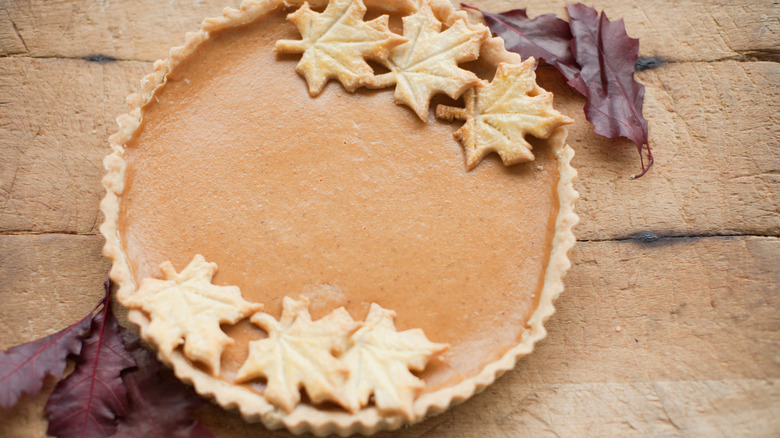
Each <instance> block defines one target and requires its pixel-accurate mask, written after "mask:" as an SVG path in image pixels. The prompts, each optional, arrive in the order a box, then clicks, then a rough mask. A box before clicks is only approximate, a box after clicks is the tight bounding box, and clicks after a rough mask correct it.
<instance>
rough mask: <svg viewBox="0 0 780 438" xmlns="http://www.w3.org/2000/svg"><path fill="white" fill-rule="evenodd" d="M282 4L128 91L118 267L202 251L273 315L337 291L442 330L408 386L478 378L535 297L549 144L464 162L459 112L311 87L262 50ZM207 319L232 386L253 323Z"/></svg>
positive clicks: (269, 47)
mask: <svg viewBox="0 0 780 438" xmlns="http://www.w3.org/2000/svg"><path fill="white" fill-rule="evenodd" d="M288 12H289V11H279V12H277V13H274V14H271V15H269V16H268V17H265V18H262V19H261V21H260V22H258V23H254V24H251V25H247V26H241V27H234V28H229V29H226V30H222V31H219V32H212V33H211V35H210V38H209V39H208V40H206V41H205V42H203V43H202V44H200V46H199V47H198V49H197V50H196V51H195V52H194V53H192V54H191V55H190V56H188V57H187V58H186V59H185V60H184V61H183V62H181V63H180V64H179V65H177V66H176V67H175V68H174V69H173V70H172V71H171V72H170V73H169V74H168V75H167V83H165V84H164V85H163V86H161V87H160V88H158V89H157V90H156V92H155V93H154V97H153V98H152V99H151V100H150V101H149V102H148V103H147V104H146V105H145V106H143V108H142V115H143V119H142V123H141V126H140V127H139V128H138V129H137V130H136V132H135V134H134V135H133V136H132V138H131V139H130V140H129V141H128V142H127V143H126V145H125V151H124V157H123V158H124V161H125V163H126V169H125V170H124V188H123V190H122V192H121V194H120V196H119V213H118V219H117V221H118V225H117V233H118V238H119V241H120V242H121V248H122V250H123V252H124V255H125V258H126V261H127V264H128V267H129V270H130V274H131V276H132V279H133V281H134V282H135V284H140V283H141V281H142V280H143V279H145V278H161V277H162V272H161V271H160V264H161V263H162V262H165V261H168V260H170V261H171V262H172V264H173V266H174V267H175V269H176V270H177V271H181V270H182V269H183V268H184V267H185V266H186V265H187V264H188V263H189V262H190V260H192V258H193V256H195V255H196V254H202V255H203V256H204V257H205V260H207V261H209V262H214V263H216V264H217V265H218V267H219V269H218V271H217V273H216V276H215V277H214V278H213V283H214V284H215V285H221V286H228V285H230V286H238V287H239V288H240V291H241V294H242V295H243V298H244V299H245V300H247V301H249V302H255V303H263V304H264V306H265V308H264V312H266V313H268V314H270V315H271V316H273V317H274V318H276V319H279V318H280V316H281V314H282V300H283V298H284V297H293V298H298V297H300V296H304V297H307V298H308V299H309V301H310V303H311V304H310V311H311V315H312V319H314V320H316V319H319V318H321V317H323V316H325V315H326V314H328V313H330V312H331V311H333V310H334V309H336V308H339V307H342V306H343V307H344V308H346V310H347V311H348V312H349V314H350V315H351V316H352V318H354V319H355V320H356V321H363V320H364V319H365V318H366V315H367V313H368V310H369V306H370V305H371V303H377V304H379V305H380V306H382V307H384V308H385V309H392V310H393V311H395V313H396V315H397V316H396V318H395V325H396V328H397V329H398V331H402V330H407V329H412V328H419V329H422V330H423V332H424V333H425V336H427V338H428V339H430V340H431V341H432V342H436V343H446V344H449V349H447V350H446V351H445V352H443V353H441V354H439V355H437V356H435V357H434V358H433V359H432V360H431V361H430V362H429V363H428V364H427V367H426V368H425V370H424V371H422V372H418V373H416V374H417V375H418V376H419V377H421V378H422V379H424V381H425V388H424V390H423V392H424V393H430V392H434V391H437V390H440V389H442V388H446V387H449V386H452V385H455V384H457V383H458V382H461V381H463V380H464V379H468V378H470V377H473V376H475V375H477V374H478V373H479V372H480V371H481V370H482V369H483V368H484V367H485V366H486V365H487V364H490V363H491V362H494V361H496V360H498V359H499V358H501V357H502V356H503V355H504V354H505V353H506V352H507V351H508V350H509V349H511V348H513V347H514V346H516V345H518V343H519V342H520V341H521V337H522V336H523V333H524V332H525V331H526V330H527V328H528V320H529V318H530V317H531V315H532V313H533V312H534V311H535V309H536V307H537V305H538V300H539V296H540V294H541V292H542V288H543V286H544V280H545V275H546V273H547V270H548V263H549V262H550V254H551V252H552V249H553V240H554V238H555V232H556V218H557V217H558V213H559V204H560V203H559V195H558V182H559V178H560V176H559V163H558V156H559V153H560V147H558V150H554V149H556V147H553V146H552V145H551V144H550V142H545V141H542V140H532V144H533V146H534V149H533V153H534V155H535V161H532V162H528V163H522V164H517V165H514V166H509V167H507V166H504V165H503V164H502V163H501V160H500V159H498V156H497V155H495V154H492V155H490V156H489V157H487V158H486V159H485V160H484V161H483V162H482V163H481V164H480V165H479V166H477V167H476V168H475V169H473V170H471V171H467V170H466V166H465V165H464V153H463V148H462V147H461V145H460V144H459V143H458V141H457V140H455V139H453V133H454V132H455V131H456V130H457V129H458V128H459V126H460V124H461V123H459V122H455V123H447V122H442V121H439V120H436V119H435V118H434V117H430V118H429V120H428V121H427V123H426V122H423V121H421V120H420V119H419V118H418V117H417V116H416V115H415V113H414V112H413V111H412V110H410V109H409V108H408V107H406V106H401V105H396V104H394V103H393V101H392V95H393V92H392V89H380V90H368V89H365V88H360V89H358V90H357V91H356V92H354V93H350V92H347V91H345V90H344V88H343V87H342V86H341V85H340V84H339V83H338V82H335V81H331V82H329V83H328V85H327V86H326V87H325V89H324V90H323V91H322V92H321V93H320V94H319V95H318V96H316V97H312V96H310V94H309V92H308V89H307V86H306V81H305V80H304V78H302V77H301V76H300V75H298V74H296V72H295V66H296V63H297V62H298V60H299V59H300V56H296V55H287V54H278V53H275V52H274V50H273V48H274V44H275V42H276V41H278V40H280V39H288V40H294V39H298V38H300V35H299V34H298V32H297V30H296V28H295V26H294V25H293V24H291V23H289V22H287V21H286V20H285V16H286V13H288ZM395 21H398V20H395V19H394V20H393V22H395ZM448 102H449V103H450V104H451V105H460V106H462V102H454V101H449V100H448ZM432 107H434V105H432ZM222 329H223V330H224V332H225V333H227V334H228V335H229V336H230V337H232V339H233V340H234V341H235V343H234V344H233V345H230V346H228V347H227V348H226V349H225V350H224V353H223V354H222V357H221V367H220V373H219V375H218V376H216V377H217V378H218V379H221V380H224V381H226V382H229V383H232V382H233V381H234V380H235V376H236V373H237V371H238V369H239V368H240V367H241V365H242V364H243V363H244V361H246V359H247V356H248V344H249V342H250V341H254V340H257V339H261V338H264V337H266V333H265V332H264V331H263V330H261V329H260V328H259V327H257V326H256V325H254V324H252V323H250V322H249V321H248V319H243V320H241V321H240V322H238V323H236V324H223V326H222ZM194 365H195V366H197V367H198V368H200V369H202V370H205V371H207V372H208V368H207V367H204V366H203V364H198V363H195V364H194ZM264 384H265V382H264V381H263V380H262V379H257V380H256V381H249V382H245V383H242V384H241V385H242V386H243V387H245V388H248V389H251V390H252V391H255V392H256V393H259V394H262V392H263V388H264Z"/></svg>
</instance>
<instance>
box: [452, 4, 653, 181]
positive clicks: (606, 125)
mask: <svg viewBox="0 0 780 438" xmlns="http://www.w3.org/2000/svg"><path fill="white" fill-rule="evenodd" d="M463 6H464V7H467V8H471V9H476V8H474V7H471V6H467V5H463ZM567 10H568V11H569V16H570V21H569V23H566V22H565V21H563V20H561V19H559V18H557V17H555V16H554V15H552V14H547V15H540V16H539V17H536V18H534V19H533V20H532V19H529V18H528V15H526V13H525V10H524V9H518V10H513V11H508V12H503V13H500V14H493V13H489V12H484V11H480V12H482V15H483V16H484V18H485V22H486V23H487V25H488V27H490V30H491V31H492V32H493V33H494V34H496V35H498V36H501V37H502V38H503V39H504V40H505V41H506V47H507V49H509V50H512V51H514V52H517V53H519V54H520V55H522V56H523V57H531V56H533V57H535V58H539V59H544V61H545V62H546V63H548V64H550V65H552V66H554V67H555V68H556V69H558V71H560V72H561V74H563V76H564V77H565V78H566V80H567V83H568V84H569V86H570V87H572V88H574V89H575V90H577V91H579V92H580V93H581V94H582V95H584V96H585V97H586V98H587V99H588V100H587V103H586V104H585V116H586V117H587V119H588V120H589V121H590V122H591V123H592V124H593V126H594V130H595V132H596V133H597V134H600V135H603V136H605V137H608V138H617V137H626V138H628V139H630V140H631V141H633V142H634V143H635V144H636V146H637V150H638V151H639V159H640V162H641V165H642V172H641V173H640V174H639V175H636V176H635V177H640V176H642V175H644V174H645V173H646V172H647V170H648V169H649V168H650V166H652V165H653V154H652V151H651V150H650V145H649V143H648V140H647V137H648V134H647V120H645V118H644V117H643V116H642V102H643V100H644V93H645V87H644V86H643V85H641V84H639V83H638V82H636V81H635V80H634V70H635V66H636V60H637V55H638V52H639V42H638V40H636V39H633V38H630V37H629V36H628V35H627V34H626V29H625V25H624V24H623V20H617V21H613V22H611V21H609V20H608V19H607V16H606V15H604V14H603V13H602V14H601V16H600V17H599V14H598V12H596V10H595V9H593V8H591V7H588V6H585V5H583V4H581V3H580V4H576V5H567ZM643 148H646V149H647V155H648V158H649V161H648V163H647V166H645V163H644V157H643V155H642V149H643Z"/></svg>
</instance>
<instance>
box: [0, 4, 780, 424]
mask: <svg viewBox="0 0 780 438" xmlns="http://www.w3.org/2000/svg"><path fill="white" fill-rule="evenodd" d="M234 1H235V0H234ZM224 3H225V0H203V1H201V0H188V1H175V0H171V1H166V0H133V1H130V0H125V1H119V0H116V1H108V0H96V1H76V0H59V1H56V2H55V1H44V0H0V281H2V283H0V300H2V307H0V348H3V349H4V348H8V347H10V346H12V345H14V344H18V343H23V342H27V341H30V340H33V339H36V338H39V337H42V336H44V335H47V334H51V333H53V332H55V331H57V330H59V329H61V328H63V327H65V326H66V325H69V324H71V323H72V322H74V321H76V320H77V319H79V318H80V317H81V316H82V315H84V314H86V313H87V312H88V311H89V310H90V309H91V308H92V307H93V306H94V304H95V303H96V302H97V301H98V299H99V298H100V296H101V294H102V290H101V283H102V282H103V280H104V279H105V277H106V273H107V268H108V263H107V262H106V260H105V259H103V258H102V257H101V252H100V250H101V246H102V244H103V238H102V237H101V236H100V235H99V234H98V226H99V224H100V222H101V221H102V216H101V215H100V213H99V212H98V202H99V200H100V199H101V197H102V196H103V188H102V187H101V184H100V179H101V177H102V175H103V172H104V171H103V167H102V165H101V160H102V158H103V156H104V155H105V154H106V153H107V152H108V142H107V138H108V136H109V135H110V134H111V133H112V132H113V131H114V130H115V129H116V124H115V122H114V121H113V120H114V117H115V116H116V115H118V114H120V113H122V112H124V110H125V105H124V97H125V96H126V95H127V94H129V93H130V92H132V91H133V90H135V89H136V87H137V86H138V80H139V78H140V77H142V76H143V75H144V74H145V73H147V72H149V71H151V68H152V61H154V60H155V59H158V58H161V57H165V56H166V54H167V50H168V48H169V47H171V46H174V45H178V44H180V43H181V42H182V41H183V34H184V32H185V31H188V30H193V29H195V28H196V27H197V24H198V23H199V21H200V19H201V18H202V17H205V16H212V15H217V14H218V13H219V12H220V11H221V8H222V7H223V6H224ZM473 3H474V4H476V5H478V6H481V7H484V8H486V9H489V10H492V11H503V10H507V9H512V8H517V7H525V6H527V7H528V9H529V14H530V15H532V16H535V15H538V14H541V13H547V12H554V13H557V14H559V15H564V9H563V4H564V2H562V1H559V0H553V1H549V2H544V3H545V4H543V5H539V4H538V3H539V2H530V1H529V2H522V1H516V2H515V1H499V0H496V1H487V0H485V1H474V2H473ZM590 4H591V5H592V6H594V7H596V8H598V9H603V10H605V11H606V12H607V14H608V16H609V17H610V18H611V19H617V18H619V17H623V18H625V21H626V25H627V28H628V32H629V34H630V35H631V36H633V37H638V38H639V39H640V41H641V49H640V54H641V56H642V57H644V58H653V59H652V61H653V62H650V63H649V64H650V67H651V68H650V69H647V70H645V71H642V72H640V73H638V74H637V78H638V80H639V81H641V82H642V83H644V84H645V85H646V86H647V94H646V100H645V106H644V113H645V116H646V117H647V119H648V120H649V122H650V138H651V144H652V147H653V149H654V152H655V156H656V166H655V167H654V168H653V169H652V170H651V171H650V173H649V174H648V175H647V176H645V177H644V178H642V179H640V180H636V181H634V180H631V179H629V178H628V176H629V175H630V174H632V173H634V172H636V171H637V170H638V161H637V156H636V150H635V148H634V146H633V145H632V144H630V143H629V142H628V141H624V140H607V139H604V138H602V137H599V136H597V135H595V134H593V131H592V127H591V126H590V125H589V124H588V123H586V122H585V119H584V116H583V114H582V106H583V104H584V100H583V98H581V97H580V96H579V95H576V94H575V93H573V92H571V91H569V90H568V89H567V88H566V87H565V86H564V85H563V82H562V81H561V80H560V79H559V78H557V77H556V76H555V73H554V72H553V71H552V70H551V69H549V68H545V67H542V68H540V72H539V74H540V77H541V81H542V82H543V85H545V86H546V87H548V88H550V89H552V90H553V91H554V92H555V93H556V103H557V105H558V107H559V108H560V109H561V110H563V111H564V112H566V113H568V114H569V115H571V116H573V117H574V118H575V119H577V124H576V125H575V126H574V128H573V129H572V130H571V135H570V144H571V145H572V146H573V147H574V149H575V150H576V152H577V156H576V157H575V160H574V165H575V166H576V167H577V168H578V169H579V173H580V177H579V179H578V180H577V181H576V188H577V190H578V191H579V192H580V194H581V201H580V202H579V204H578V206H577V212H578V213H579V215H580V217H581V223H580V225H579V226H578V227H577V229H576V233H577V236H578V238H579V243H578V245H577V246H576V248H575V249H574V251H573V253H572V260H573V263H574V266H573V268H572V269H571V271H570V273H569V275H568V276H567V278H566V291H565V293H564V295H563V296H562V297H561V298H560V300H559V301H558V302H557V307H558V313H557V314H556V315H555V316H554V317H553V318H552V319H551V320H550V321H549V323H548V324H547V327H548V328H549V337H548V338H547V339H546V340H545V341H544V342H542V343H541V344H540V345H538V348H537V349H536V352H535V353H534V354H533V355H531V356H529V357H527V358H525V359H523V360H522V361H521V362H520V363H519V364H518V366H517V368H516V369H515V370H514V371H512V372H510V373H508V374H507V375H505V376H504V377H503V378H501V379H500V380H499V381H498V382H497V383H496V384H495V385H493V386H492V387H490V388H488V389H487V390H486V391H484V393H482V394H480V395H478V396H476V397H474V398H473V399H471V400H470V401H468V402H467V403H465V404H463V405H460V406H458V407H456V408H454V409H451V410H449V411H447V412H446V413H445V414H442V415H440V416H437V417H434V418H431V419H428V420H427V421H425V422H423V423H422V424H419V425H417V426H414V427H411V428H408V429H404V430H402V431H399V432H397V433H394V434H390V433H388V434H386V436H403V437H420V436H426V437H434V436H436V437H445V436H446V437H453V436H456V437H461V436H462V437H469V436H480V437H481V436H496V437H498V436H518V435H525V434H528V435H532V436H706V437H714V436H731V435H738V436H751V437H753V436H767V437H768V436H780V289H779V288H778V284H780V239H778V236H780V214H779V212H778V210H779V209H780V197H779V195H778V184H779V183H780V144H779V143H780V142H779V141H778V139H779V138H780V127H779V126H780V123H779V122H780V120H778V119H779V118H778V114H779V113H780V104H779V103H778V102H780V84H779V83H780V64H778V61H780V23H779V21H780V18H779V17H780V8H778V4H777V2H770V1H767V0H746V1H742V2H734V1H727V0H682V1H675V0H633V1H623V0H595V1H592V2H590ZM53 385H54V382H53V381H50V382H48V384H47V385H46V386H45V390H44V391H43V393H42V394H41V395H40V396H38V397H35V398H32V399H31V398H25V399H24V400H23V401H22V402H20V403H19V404H18V405H17V406H16V407H15V408H13V409H11V410H9V411H5V412H1V411H0V435H2V436H18V437H30V436H43V435H45V430H46V420H45V418H44V417H43V414H42V412H43V405H44V403H45V400H46V398H47V396H48V394H49V392H50V391H51V390H52V388H53ZM199 417H200V419H201V420H202V421H203V422H205V423H206V425H207V426H208V427H210V428H211V429H212V430H213V431H214V432H215V433H216V434H217V435H218V436H224V437H235V436H238V437H242V436H269V435H266V432H265V430H264V429H263V428H262V426H260V425H248V424H245V423H244V422H243V421H241V420H240V419H239V417H238V416H237V415H236V414H234V413H226V412H224V411H222V410H221V409H220V408H218V407H216V406H211V405H209V406H207V407H205V408H204V409H202V410H201V411H200V413H199ZM270 436H279V437H282V436H289V434H288V433H286V432H275V433H273V434H270ZM382 436H385V435H382Z"/></svg>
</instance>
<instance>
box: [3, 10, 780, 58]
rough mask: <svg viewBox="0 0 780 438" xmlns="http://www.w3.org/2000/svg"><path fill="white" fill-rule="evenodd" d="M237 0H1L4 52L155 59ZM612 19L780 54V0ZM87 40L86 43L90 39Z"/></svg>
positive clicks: (652, 51) (756, 53)
mask: <svg viewBox="0 0 780 438" xmlns="http://www.w3.org/2000/svg"><path fill="white" fill-rule="evenodd" d="M238 3H239V2H238V1H232V2H230V1H223V0H188V1H156V0H135V1H133V2H122V1H116V2H114V1H108V0H98V1H94V2H77V1H72V0H69V1H58V2H51V1H47V0H17V1H8V2H4V3H2V4H0V56H2V55H11V54H22V55H26V56H34V57H68V58H82V57H86V56H91V55H104V56H111V57H113V58H118V59H133V60H143V61H154V60H156V59H159V58H163V57H165V56H167V53H168V52H167V51H168V48H169V47H173V46H177V45H180V44H182V42H183V41H184V39H183V36H184V33H185V32H188V31H191V30H194V29H196V27H197V26H198V24H199V23H200V21H201V20H202V19H203V17H207V16H214V15H218V14H219V13H220V12H221V10H222V8H223V7H224V6H226V5H230V6H235V5H237V4H238ZM470 3H471V4H474V5H477V6H480V7H483V8H485V9H486V10H491V11H506V10H509V9H515V8H520V7H527V8H528V10H529V14H530V15H531V16H536V15H539V14H542V13H555V14H557V15H559V16H562V17H565V16H566V14H565V9H564V5H565V4H566V2H565V1H562V0H551V1H547V2H524V3H523V2H521V3H519V2H517V1H513V0H503V1H496V0H494V1H484V0H483V1H473V2H470ZM589 4H590V5H591V6H593V7H595V8H597V9H599V10H604V11H606V13H607V15H608V16H609V18H610V19H617V18H620V17H623V18H624V19H625V21H626V25H627V27H628V29H629V35H631V36H632V37H634V38H640V40H641V41H642V44H641V46H640V53H641V55H642V56H646V57H654V56H657V57H661V58H663V59H665V60H669V61H711V60H718V59H724V58H734V59H749V58H751V57H759V58H761V59H765V58H770V59H777V57H778V56H780V55H778V53H780V52H778V35H779V34H780V23H779V22H778V20H777V11H776V7H777V5H773V4H772V2H767V1H762V0H749V1H741V2H738V3H735V2H733V1H728V0H718V1H709V0H686V1H674V0H634V1H630V2H621V1H615V0H598V1H593V2H590V3H589ZM84 42H88V44H84Z"/></svg>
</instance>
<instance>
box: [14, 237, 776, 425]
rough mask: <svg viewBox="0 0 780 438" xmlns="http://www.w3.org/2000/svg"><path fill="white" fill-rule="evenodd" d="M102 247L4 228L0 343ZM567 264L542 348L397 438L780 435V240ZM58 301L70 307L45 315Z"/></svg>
mask: <svg viewBox="0 0 780 438" xmlns="http://www.w3.org/2000/svg"><path fill="white" fill-rule="evenodd" d="M99 247H100V238H99V237H97V236H72V235H58V236H41V235H23V236H0V258H1V259H2V261H3V262H2V263H0V267H1V268H0V269H2V270H3V271H0V278H4V279H5V278H7V279H11V281H10V282H9V283H8V285H9V286H8V287H7V288H4V289H2V292H0V294H2V296H1V298H2V299H3V302H4V303H8V304H6V305H5V306H4V307H3V308H2V309H0V312H3V313H0V321H4V322H5V321H8V322H7V323H6V324H4V325H3V326H0V339H2V340H3V342H4V344H3V345H2V346H0V347H2V348H6V347H7V346H8V345H10V344H13V343H15V342H22V341H26V340H31V339H34V338H37V337H40V336H44V335H46V334H49V333H51V332H52V331H54V330H56V329H58V328H60V327H62V326H64V325H66V324H67V323H68V322H72V321H75V320H77V319H78V318H80V317H81V316H82V315H83V314H85V313H86V312H87V311H88V309H90V308H91V307H92V306H93V305H94V303H95V302H96V301H97V300H98V299H99V297H100V283H101V282H102V280H103V278H104V275H105V272H106V269H107V266H106V262H105V261H104V260H103V259H102V258H101V257H100V254H99ZM572 259H573V260H572V261H573V263H574V267H573V268H572V270H571V272H570V274H569V275H568V276H567V278H566V284H567V290H566V292H565V293H564V295H563V296H562V297H561V299H560V300H559V301H558V302H557V304H556V305H557V307H558V312H557V313H556V315H554V316H553V318H552V319H551V320H550V321H549V322H548V324H547V327H548V329H549V332H550V335H549V337H548V338H547V339H546V340H545V341H543V342H542V343H541V344H540V345H539V346H538V347H537V351H535V352H534V354H532V355H531V356H529V357H527V358H525V359H523V360H522V361H521V362H520V363H519V364H518V366H517V367H516V368H515V369H514V370H512V371H510V372H509V373H507V374H506V375H505V376H504V377H502V378H501V379H500V380H499V381H498V382H497V384H496V385H494V386H492V387H491V388H489V389H488V390H486V391H485V393H484V394H482V395H479V396H477V397H475V398H474V399H473V400H470V401H469V402H467V403H466V404H464V405H462V406H460V407H457V408H455V409H453V410H451V411H449V412H447V413H445V414H443V415H442V416H439V417H436V418H434V419H431V420H430V421H426V422H424V423H423V424H421V425H418V426H415V427H412V428H409V429H406V430H404V431H402V432H401V433H399V434H397V436H403V437H416V436H421V435H423V434H427V435H426V436H433V437H437V436H442V437H444V436H473V435H474V434H477V433H478V432H479V431H485V433H487V435H482V436H516V434H517V433H519V431H522V432H528V433H529V434H531V435H534V436H536V435H537V434H538V435H540V436H547V435H554V434H558V435H566V436H571V435H582V434H585V435H591V436H601V435H610V436H625V435H633V436H647V435H670V436H690V435H695V436H725V435H728V434H733V433H735V432H739V434H742V433H743V432H745V431H748V432H750V433H749V435H750V436H771V435H772V434H773V432H776V431H777V430H780V429H779V428H780V424H779V422H780V419H778V418H777V416H776V415H771V413H772V412H773V411H774V410H776V407H777V406H778V401H780V389H779V388H780V363H779V362H778V361H777V351H778V347H780V293H778V292H780V290H779V288H780V239H778V238H768V237H747V238H746V237H727V238H723V237H721V238H699V239H696V238H694V239H685V238H674V239H663V240H661V241H659V242H656V243H653V244H638V243H636V242H634V241H607V242H582V243H580V244H578V245H577V247H576V248H575V251H574V253H573V255H572ZM85 267H89V270H85ZM53 297H58V298H56V299H55V300H58V301H61V302H63V303H66V304H63V305H57V306H56V307H54V306H51V305H50V306H48V307H46V309H47V311H46V312H41V310H40V309H41V307H40V306H42V305H46V304H47V303H49V304H51V300H52V299H53ZM25 302H26V303H27V304H28V305H23V304H24V303H25ZM20 303H21V304H20ZM29 303H39V304H38V305H37V306H32V307H31V306H29ZM17 314H19V315H18V316H17ZM43 403H44V401H42V399H41V398H40V397H39V398H36V399H26V400H25V401H23V402H22V404H21V405H20V406H19V407H17V408H14V409H13V410H11V411H8V412H0V427H3V428H4V429H6V428H7V430H11V431H14V430H18V431H20V433H19V435H18V436H24V433H23V432H24V431H28V430H43V428H45V425H42V423H43V422H44V421H45V420H44V419H43V418H42V417H40V410H39V409H40V407H42V406H43ZM36 409H38V410H37V411H36ZM34 412H38V414H34ZM36 415H37V416H36ZM201 416H202V418H203V419H204V421H205V422H206V423H207V424H209V426H210V427H212V428H213V429H214V431H215V432H217V434H218V436H226V437H227V436H230V437H243V436H246V437H249V436H257V435H263V429H262V427H261V426H259V425H247V424H244V422H243V421H241V420H240V419H239V418H238V417H237V415H235V414H233V413H224V412H222V411H221V409H219V408H217V407H208V408H206V409H205V410H204V411H202V413H201ZM252 434H255V435H252ZM28 436H29V435H28ZM272 436H289V435H288V434H286V433H277V434H275V435H272Z"/></svg>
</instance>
